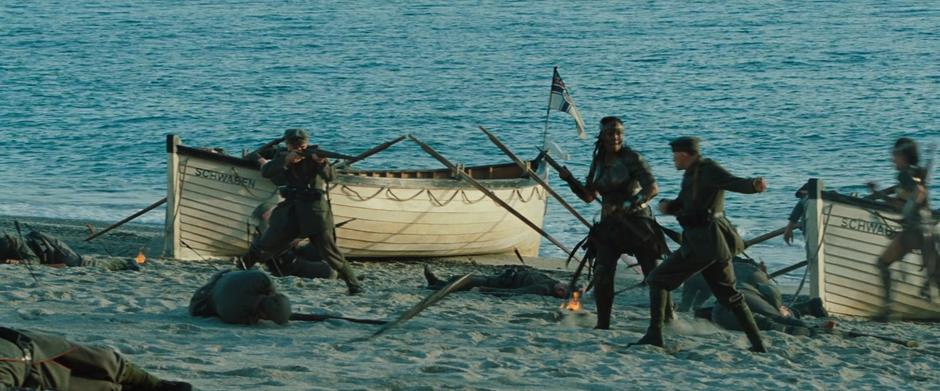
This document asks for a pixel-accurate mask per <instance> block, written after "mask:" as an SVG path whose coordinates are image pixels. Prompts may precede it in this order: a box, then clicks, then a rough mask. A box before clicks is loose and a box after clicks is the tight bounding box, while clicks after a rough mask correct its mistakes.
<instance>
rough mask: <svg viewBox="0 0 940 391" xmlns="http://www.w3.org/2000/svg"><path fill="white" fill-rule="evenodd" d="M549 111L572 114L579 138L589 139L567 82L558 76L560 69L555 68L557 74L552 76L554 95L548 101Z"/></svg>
mask: <svg viewBox="0 0 940 391" xmlns="http://www.w3.org/2000/svg"><path fill="white" fill-rule="evenodd" d="M548 109H549V110H552V109H555V110H558V111H564V112H566V113H568V114H570V115H571V116H572V117H574V122H575V124H576V125H577V126H578V137H580V138H582V139H584V138H586V137H587V134H586V133H584V120H583V119H581V113H579V112H578V108H577V107H576V106H575V105H574V99H571V95H569V94H568V88H567V87H565V82H564V81H562V80H561V75H559V74H558V67H555V73H554V75H552V95H551V97H550V98H549V100H548Z"/></svg>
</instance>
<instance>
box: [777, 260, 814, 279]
mask: <svg viewBox="0 0 940 391" xmlns="http://www.w3.org/2000/svg"><path fill="white" fill-rule="evenodd" d="M808 264H809V262H806V261H800V262H797V263H794V264H792V265H790V266H787V267H785V268H783V269H780V270H777V271H775V272H773V273H770V275H769V277H770V278H776V277H778V276H782V275H784V274H787V273H789V272H792V271H794V270H796V269H799V268H801V267H803V266H806V265H808Z"/></svg>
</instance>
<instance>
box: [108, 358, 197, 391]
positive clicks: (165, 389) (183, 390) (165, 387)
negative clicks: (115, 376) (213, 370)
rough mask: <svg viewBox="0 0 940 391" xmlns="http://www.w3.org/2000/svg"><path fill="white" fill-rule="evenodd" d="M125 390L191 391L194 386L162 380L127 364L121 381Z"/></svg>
mask: <svg viewBox="0 0 940 391" xmlns="http://www.w3.org/2000/svg"><path fill="white" fill-rule="evenodd" d="M119 380H120V383H121V386H122V388H123V389H125V390H131V391H190V390H192V389H193V386H192V385H190V384H189V383H185V382H180V381H170V380H160V379H159V378H157V377H156V376H153V375H151V374H149V373H147V371H145V370H143V369H140V368H139V367H138V366H136V365H134V364H132V363H129V362H127V363H126V365H125V366H124V372H123V373H122V374H121V378H120V379H119Z"/></svg>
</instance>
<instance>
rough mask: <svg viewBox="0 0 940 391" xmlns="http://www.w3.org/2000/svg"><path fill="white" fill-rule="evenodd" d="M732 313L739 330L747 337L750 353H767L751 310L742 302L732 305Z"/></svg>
mask: <svg viewBox="0 0 940 391" xmlns="http://www.w3.org/2000/svg"><path fill="white" fill-rule="evenodd" d="M732 312H734V317H735V318H736V319H737V320H738V325H740V326H741V330H743V331H744V334H745V335H747V339H748V341H751V351H752V352H756V353H767V348H765V347H764V340H762V339H761V337H760V330H759V329H758V328H757V322H755V321H754V315H753V314H752V313H751V309H750V308H748V307H747V304H745V303H744V302H743V301H741V302H738V303H737V304H734V305H733V309H732Z"/></svg>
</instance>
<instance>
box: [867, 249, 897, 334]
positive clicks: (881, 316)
mask: <svg viewBox="0 0 940 391" xmlns="http://www.w3.org/2000/svg"><path fill="white" fill-rule="evenodd" d="M878 272H879V273H880V274H881V286H882V287H883V288H884V302H883V303H882V307H881V311H879V312H878V314H877V315H875V316H874V317H873V318H872V320H874V321H876V322H887V321H888V320H889V319H891V302H893V301H894V293H893V292H891V265H888V264H886V263H884V262H882V260H881V258H878Z"/></svg>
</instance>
